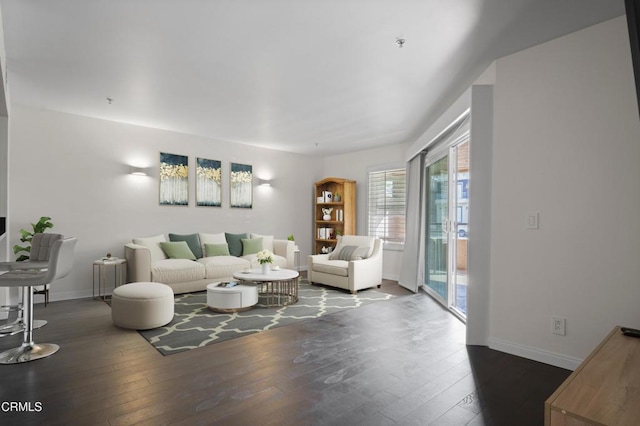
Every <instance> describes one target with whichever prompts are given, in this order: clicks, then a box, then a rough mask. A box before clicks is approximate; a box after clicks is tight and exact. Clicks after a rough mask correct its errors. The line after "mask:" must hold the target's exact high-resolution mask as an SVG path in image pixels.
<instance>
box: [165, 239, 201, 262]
mask: <svg viewBox="0 0 640 426" xmlns="http://www.w3.org/2000/svg"><path fill="white" fill-rule="evenodd" d="M169 241H174V242H176V241H184V242H186V243H187V245H188V246H189V249H191V252H192V253H193V254H194V256H195V257H197V258H198V259H200V258H201V257H202V245H201V244H200V238H199V237H198V234H188V235H180V234H169Z"/></svg>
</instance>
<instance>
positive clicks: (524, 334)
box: [490, 16, 640, 368]
mask: <svg viewBox="0 0 640 426" xmlns="http://www.w3.org/2000/svg"><path fill="white" fill-rule="evenodd" d="M494 93H495V98H494V99H495V113H494V120H495V121H494V130H495V140H494V144H493V188H492V196H493V203H492V212H493V213H492V232H493V235H492V241H491V251H492V253H491V262H492V263H491V277H492V286H491V319H490V328H491V346H492V347H495V348H497V349H501V350H504V351H507V352H511V353H515V354H518V355H524V356H527V357H529V358H533V359H538V360H541V361H544V362H549V363H551V364H556V365H560V366H564V367H568V368H574V367H575V366H576V365H577V363H578V362H579V361H580V360H582V359H583V358H584V357H586V356H587V355H588V354H589V352H590V351H591V350H592V349H593V348H594V347H595V346H596V345H597V343H598V342H599V341H600V340H601V339H602V338H603V337H604V336H605V335H606V334H607V332H608V331H610V330H611V328H612V327H613V326H615V325H616V324H620V325H627V326H632V327H640V285H639V283H640V281H639V277H640V262H639V261H638V260H639V254H640V220H638V215H639V212H640V190H639V187H638V186H639V184H640V120H639V118H638V109H637V103H636V99H635V90H634V81H633V74H632V65H631V57H630V50H629V39H628V35H627V30H626V21H625V17H624V16H623V17H620V18H616V19H614V20H611V21H608V22H605V23H602V24H599V25H596V26H593V27H590V28H587V29H584V30H581V31H578V32H576V33H573V34H570V35H568V36H565V37H562V38H558V39H556V40H553V41H550V42H548V43H545V44H542V45H539V46H536V47H533V48H530V49H527V50H525V51H522V52H519V53H516V54H513V55H511V56H508V57H505V58H502V59H500V60H498V61H497V63H496V84H495V92H494ZM531 211H536V212H539V214H540V228H539V230H529V229H526V227H525V216H526V214H527V212H531ZM552 315H557V316H561V317H566V318H567V335H566V336H558V335H553V334H552V333H551V316H552Z"/></svg>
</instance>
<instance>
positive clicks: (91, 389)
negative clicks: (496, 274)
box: [0, 280, 570, 425]
mask: <svg viewBox="0 0 640 426" xmlns="http://www.w3.org/2000/svg"><path fill="white" fill-rule="evenodd" d="M381 290H382V291H385V292H388V293H390V294H394V295H395V296H396V297H395V298H393V299H392V300H390V301H386V302H379V303H374V304H371V305H367V306H364V307H361V308H358V309H354V310H350V311H344V312H340V313H336V314H333V315H328V316H325V317H322V318H319V319H314V320H307V321H302V322H300V323H297V324H293V325H290V326H286V327H280V328H276V329H274V330H270V331H268V332H263V333H259V334H254V335H250V336H244V337H241V338H238V339H234V340H230V341H226V342H221V343H217V344H213V345H209V346H207V347H204V348H200V349H196V350H190V351H187V352H182V353H179V354H175V355H170V356H166V357H165V356H162V355H161V354H160V353H159V352H157V351H156V350H155V349H154V348H153V347H152V346H151V345H149V344H148V343H147V342H146V341H145V340H144V339H143V338H142V337H141V336H140V335H139V334H138V333H137V332H135V331H130V330H123V329H120V328H117V327H115V326H114V325H113V324H112V323H111V311H110V308H109V306H108V305H106V304H105V303H103V302H100V301H94V300H90V299H81V300H71V301H62V302H53V303H50V304H49V306H48V307H47V308H44V306H43V305H37V307H36V317H38V318H44V319H47V320H48V321H49V324H48V325H47V326H46V327H44V328H42V329H40V330H37V331H36V332H35V333H34V337H35V340H36V342H51V343H57V344H59V345H60V346H61V349H60V351H59V352H58V353H56V354H55V355H53V356H52V357H49V358H47V359H44V360H39V361H35V362H31V363H27V364H22V365H12V366H0V373H1V374H2V386H1V387H0V399H1V400H2V401H21V402H41V403H42V404H43V410H42V412H29V413H21V412H0V424H25V425H29V424H34V425H36V424H47V425H66V424H92V425H126V424H149V425H157V424H185V425H187V424H188V425H197V424H203V425H206V424H264V425H287V424H290V425H299V424H335V425H342V424H349V425H376V424H377V425H389V424H437V425H458V424H470V425H501V424H542V419H543V408H544V401H545V399H546V398H547V397H548V396H549V395H550V394H551V393H552V392H553V391H554V389H555V388H556V387H557V386H559V385H560V383H561V382H562V381H563V380H564V379H565V378H566V377H567V376H568V375H569V373H570V372H568V371H566V370H562V369H559V368H555V367H551V366H548V365H544V364H540V363H536V362H533V361H529V360H525V359H522V358H518V357H514V356H511V355H508V354H504V353H500V352H496V351H492V350H490V349H488V348H482V347H467V346H465V344H464V336H465V327H464V324H462V323H461V322H460V321H459V320H458V319H456V318H455V317H454V316H452V315H451V314H450V313H449V312H447V311H446V310H445V309H443V308H442V307H441V306H440V305H439V304H437V303H436V302H434V301H433V300H432V299H431V298H430V297H429V296H427V295H425V294H424V293H420V294H416V295H414V294H411V293H409V292H408V291H407V290H405V289H403V288H402V287H400V286H398V285H397V283H395V282H393V281H389V280H385V282H384V283H383V285H382V287H381ZM20 338H21V337H20V336H12V337H6V338H2V339H0V350H3V349H7V348H10V347H13V346H18V345H19V343H20ZM516 419H518V420H522V419H527V421H526V422H524V423H523V421H520V422H519V423H509V422H513V421H516Z"/></svg>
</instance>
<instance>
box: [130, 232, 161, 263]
mask: <svg viewBox="0 0 640 426" xmlns="http://www.w3.org/2000/svg"><path fill="white" fill-rule="evenodd" d="M166 241H167V239H166V238H165V237H164V235H163V234H160V235H156V236H155V237H146V238H134V239H133V243H134V244H138V245H141V246H144V247H146V248H148V249H149V254H150V255H151V262H152V263H153V262H157V261H159V260H163V259H166V258H167V255H166V254H164V252H163V251H162V249H161V248H160V243H162V242H166Z"/></svg>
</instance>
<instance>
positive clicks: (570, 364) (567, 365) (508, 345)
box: [489, 337, 584, 371]
mask: <svg viewBox="0 0 640 426" xmlns="http://www.w3.org/2000/svg"><path fill="white" fill-rule="evenodd" d="M489 347H490V348H491V349H495V350H497V351H500V352H506V353H508V354H511V355H517V356H519V357H522V358H527V359H531V360H533V361H538V362H543V363H545V364H549V365H554V366H556V367H560V368H564V369H567V370H572V371H573V370H575V369H576V368H578V366H579V365H580V364H581V363H582V361H584V360H582V359H579V358H574V357H570V356H567V355H563V354H557V353H554V352H548V351H545V350H542V349H538V348H532V347H530V346H525V345H521V344H519V343H514V342H509V341H507V340H502V339H498V338H495V337H490V338H489Z"/></svg>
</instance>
